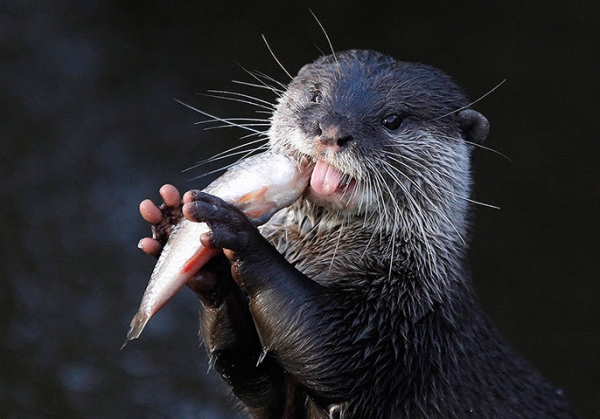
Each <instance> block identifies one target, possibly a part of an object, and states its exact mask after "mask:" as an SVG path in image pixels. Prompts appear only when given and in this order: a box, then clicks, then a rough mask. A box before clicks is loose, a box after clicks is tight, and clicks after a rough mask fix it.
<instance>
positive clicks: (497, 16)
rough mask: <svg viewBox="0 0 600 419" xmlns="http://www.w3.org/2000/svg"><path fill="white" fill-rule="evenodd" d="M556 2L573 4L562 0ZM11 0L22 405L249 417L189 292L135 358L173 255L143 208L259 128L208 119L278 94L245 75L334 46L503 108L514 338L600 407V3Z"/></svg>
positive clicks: (494, 184) (504, 258) (488, 162)
mask: <svg viewBox="0 0 600 419" xmlns="http://www.w3.org/2000/svg"><path fill="white" fill-rule="evenodd" d="M552 3H553V4H555V5H558V6H555V7H554V6H552ZM166 4H167V2H159V1H145V2H139V3H137V2H122V1H96V2H94V1H87V2H86V1H71V2H57V1H48V2H34V1H21V2H18V1H17V2H10V1H9V2H8V4H7V3H6V2H5V3H4V4H3V6H2V8H1V9H0V51H1V52H0V53H1V56H0V141H1V143H0V145H1V147H0V179H1V180H0V199H1V203H2V205H1V208H2V209H1V218H0V220H1V222H2V225H1V231H2V233H3V235H2V253H1V258H2V259H1V260H2V266H1V267H0V272H1V278H0V279H1V282H0V310H1V313H0V417H3V418H4V417H6V418H15V419H16V418H65V419H71V418H73V419H75V418H140V417H144V418H228V417H235V415H236V413H234V412H237V410H236V408H235V407H234V403H233V402H232V400H231V399H230V398H228V397H227V396H226V395H225V394H226V392H225V391H224V387H223V385H222V384H221V381H220V378H219V377H217V375H216V374H215V372H214V371H210V372H207V371H208V364H207V360H206V357H205V353H204V348H202V347H200V344H199V339H198V336H197V328H198V317H197V302H196V300H195V297H194V296H193V294H192V293H191V292H190V291H188V290H184V291H183V292H181V293H180V295H177V296H176V298H175V301H173V302H172V303H171V304H169V305H168V306H167V307H165V308H164V309H163V310H162V311H161V312H160V313H159V314H158V315H157V316H156V317H155V318H154V319H153V320H152V321H151V322H150V324H149V325H148V327H147V329H146V331H145V332H144V334H143V335H142V336H141V338H140V339H139V340H137V341H135V342H133V343H132V344H130V345H129V346H128V347H126V348H125V349H124V350H122V351H119V347H120V346H121V344H122V342H123V340H124V337H125V333H126V332H127V329H128V325H129V321H130V319H131V317H132V316H133V314H134V312H135V311H136V310H137V307H138V304H139V302H140V299H141V296H142V293H143V291H144V289H145V286H146V284H147V281H148V279H149V276H150V272H151V271H152V267H153V265H154V261H153V259H151V258H149V257H147V256H145V255H143V254H142V253H141V252H140V251H139V250H138V249H137V248H136V243H137V241H138V239H139V238H140V237H142V236H143V235H147V234H148V227H147V226H146V225H145V223H144V222H143V221H142V220H141V218H140V217H139V215H138V211H137V206H138V203H139V202H140V201H141V200H142V199H144V198H146V197H150V198H153V199H157V198H158V194H157V189H158V187H159V186H160V185H162V184H163V183H165V182H171V183H174V184H176V185H177V186H178V187H180V188H181V189H189V188H192V187H202V186H204V185H205V184H206V182H207V181H208V179H200V180H193V181H191V180H190V179H192V178H194V177H195V176H197V175H199V174H201V173H202V172H203V171H204V170H207V169H204V168H202V169H196V170H192V171H190V172H186V173H182V170H183V169H186V168H188V167H190V166H193V165H194V163H195V162H196V161H199V160H202V159H205V158H207V157H209V156H210V155H212V154H214V153H216V152H219V151H223V150H225V149H227V148H229V147H232V146H234V145H236V144H239V142H240V140H239V137H241V136H242V135H244V134H245V133H243V132H240V131H238V132H235V131H234V130H217V131H203V130H202V127H201V126H198V125H194V122H196V121H198V120H199V119H202V118H201V117H200V115H197V114H195V113H194V112H192V111H191V110H189V109H187V108H185V107H183V106H181V105H180V104H178V103H176V102H175V101H174V100H173V98H177V99H180V100H182V101H184V102H187V103H190V104H192V105H194V106H197V107H199V108H201V109H203V110H205V111H207V112H210V113H212V114H215V115H219V116H223V117H234V116H250V117H252V116H253V115H255V113H254V112H255V109H254V108H252V107H250V106H247V105H243V104H239V103H235V102H228V101H220V100H216V99H211V98H207V97H203V96H199V95H197V93H202V92H206V91H207V90H208V89H225V90H236V91H242V92H244V93H248V94H253V95H256V96H259V97H261V98H264V99H267V100H273V99H274V98H273V97H272V96H271V95H269V94H268V92H265V91H260V90H258V89H250V88H246V87H244V86H239V85H235V84H233V83H232V82H231V80H233V79H236V80H245V81H252V79H251V78H250V77H249V76H248V75H247V74H245V72H244V71H243V69H242V68H241V67H242V66H243V67H244V68H248V69H252V70H260V71H263V72H265V73H267V74H269V75H272V76H273V77H275V78H277V79H278V80H281V81H283V82H287V78H286V75H285V74H284V73H283V71H282V70H281V69H279V67H278V65H277V64H276V63H275V61H274V60H273V59H272V57H271V56H270V54H269V52H268V50H267V48H266V47H265V45H264V43H263V41H262V39H261V34H265V36H266V37H267V39H268V41H269V43H270V45H271V47H272V48H273V50H274V51H275V52H276V54H277V56H278V58H279V59H280V61H281V62H282V63H284V65H285V66H286V68H287V69H288V70H289V71H290V72H292V73H295V72H296V71H297V70H298V69H299V68H300V66H301V65H303V64H304V63H307V62H309V61H312V60H314V59H315V58H317V57H318V56H319V55H320V52H319V50H323V51H327V50H328V46H327V42H326V39H325V37H324V36H323V34H322V32H321V30H320V29H319V26H318V24H317V23H316V22H315V20H314V18H313V17H312V15H311V14H310V12H309V8H311V9H312V10H313V11H314V12H315V14H316V15H317V16H318V17H319V19H320V20H321V22H322V23H323V25H324V26H325V28H326V29H327V32H328V34H329V36H330V37H331V41H332V43H333V45H334V47H335V48H336V49H337V50H343V49H347V48H370V49H376V50H380V51H382V52H386V53H389V54H391V55H393V56H395V57H397V58H400V59H403V60H408V61H419V62H423V63H427V64H431V65H435V66H437V67H440V68H442V69H444V70H445V71H446V72H448V73H449V74H451V75H452V76H454V78H455V79H456V80H457V81H458V83H459V84H461V85H462V86H463V87H464V88H465V89H466V91H467V92H469V94H470V96H471V98H473V99H475V98H478V97H480V96H481V95H483V94H485V93H486V92H488V91H489V90H490V89H492V88H493V87H494V86H496V85H497V84H498V83H499V82H501V81H502V80H504V79H506V80H507V81H506V82H505V83H504V84H503V85H502V87H501V88H499V89H498V90H497V91H495V92H494V93H493V94H491V95H490V96H488V97H486V98H485V99H483V100H482V101H481V102H479V103H477V105H476V106H475V108H476V109H478V110H479V111H481V112H482V113H483V114H485V115H486V116H487V117H488V119H489V120H490V122H491V127H492V128H491V133H490V136H489V138H488V141H487V143H486V144H487V146H489V147H491V148H493V149H495V150H497V151H499V152H501V153H503V154H505V155H506V156H508V157H509V158H510V161H509V160H507V159H505V158H503V157H501V156H499V155H498V154H495V153H493V152H489V151H485V150H481V151H479V152H478V154H477V156H476V159H475V180H476V184H477V186H476V198H477V199H478V200H480V201H484V202H487V203H490V204H494V205H498V206H500V207H501V210H493V209H489V208H484V207H479V208H477V211H476V223H475V229H474V234H473V241H472V251H471V254H470V260H471V265H472V269H473V272H474V277H475V284H476V288H477V291H478V295H479V297H480V300H481V303H482V305H483V306H484V307H485V309H486V311H487V312H488V313H489V315H490V317H491V318H492V319H493V321H494V322H495V324H496V325H497V326H498V327H499V329H500V330H501V332H502V334H503V335H504V336H505V338H506V339H507V340H508V341H509V342H510V344H511V345H512V346H513V347H514V348H515V349H516V350H517V351H518V352H520V353H521V354H523V355H524V356H525V357H526V358H527V359H528V360H529V361H530V362H531V363H533V364H534V365H535V366H536V367H537V368H538V369H539V370H541V371H542V372H543V374H544V375H546V376H547V377H548V378H549V379H550V380H551V381H552V382H553V383H555V384H556V385H557V386H559V387H561V388H563V389H564V391H565V392H566V393H567V395H568V396H569V398H570V399H571V400H572V402H573V403H574V404H575V406H576V407H577V409H578V410H579V411H580V412H581V414H582V416H583V417H589V418H592V417H599V415H600V324H599V323H600V320H599V319H600V304H599V302H600V299H599V296H600V295H599V286H598V282H599V280H600V220H599V218H600V165H599V158H600V152H599V148H600V146H599V144H600V138H599V130H598V123H599V122H600V112H599V106H598V97H599V96H600V88H599V87H600V86H599V77H598V73H599V70H600V63H599V57H600V54H599V51H600V41H599V40H600V30H599V29H600V7H599V6H598V2H592V1H588V2H585V1H584V2H545V3H544V4H545V6H542V5H541V4H542V3H538V2H522V1H497V2H476V1H472V2H469V1H461V2H447V1H433V2H421V3H417V2H403V3H402V2H395V3H393V2H388V3H387V4H383V3H382V4H377V3H371V4H370V5H366V4H367V3H366V2H358V1H345V2H341V1H340V2H333V1H329V2H313V4H312V5H311V4H309V3H307V2H302V1H293V2H284V1H280V2H277V3H275V2H273V3H262V4H253V3H251V2H248V1H238V2H233V1H223V2H200V1H197V2H193V3H192V2H190V3H186V4H175V3H173V4H172V5H166Z"/></svg>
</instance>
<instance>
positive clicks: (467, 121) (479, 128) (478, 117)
mask: <svg viewBox="0 0 600 419" xmlns="http://www.w3.org/2000/svg"><path fill="white" fill-rule="evenodd" d="M458 123H459V125H460V128H461V129H462V131H463V132H464V134H465V140H467V141H471V142H474V143H476V144H480V143H482V142H483V140H485V137H487V135H488V132H489V131H490V124H489V122H488V120H487V119H486V117H485V116H483V115H482V114H480V113H479V112H477V111H474V110H473V109H463V110H462V111H460V112H459V113H458Z"/></svg>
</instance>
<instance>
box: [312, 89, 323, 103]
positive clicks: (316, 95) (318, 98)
mask: <svg viewBox="0 0 600 419" xmlns="http://www.w3.org/2000/svg"><path fill="white" fill-rule="evenodd" d="M310 101H311V102H313V103H321V102H322V101H323V94H322V93H321V91H320V90H315V91H314V92H313V94H312V96H311V98H310Z"/></svg>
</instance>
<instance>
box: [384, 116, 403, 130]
mask: <svg viewBox="0 0 600 419" xmlns="http://www.w3.org/2000/svg"><path fill="white" fill-rule="evenodd" d="M402 122H403V119H402V118H400V117H399V116H398V115H396V114H391V115H388V116H386V117H385V118H383V120H382V121H381V124H382V125H383V126H384V127H386V128H387V129H388V130H390V131H396V130H397V129H398V128H400V125H402Z"/></svg>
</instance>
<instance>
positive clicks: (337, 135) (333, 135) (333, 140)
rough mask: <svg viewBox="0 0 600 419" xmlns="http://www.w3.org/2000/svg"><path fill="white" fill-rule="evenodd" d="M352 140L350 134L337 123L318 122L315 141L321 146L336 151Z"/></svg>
mask: <svg viewBox="0 0 600 419" xmlns="http://www.w3.org/2000/svg"><path fill="white" fill-rule="evenodd" d="M353 140H354V137H353V136H352V134H350V133H348V132H346V131H345V130H342V129H341V128H340V127H339V125H334V124H332V125H325V126H323V125H322V124H320V123H319V124H318V127H317V137H316V141H317V142H318V145H320V146H322V147H325V148H330V149H333V150H334V151H338V150H340V149H341V148H343V147H345V146H346V145H348V143H350V142H352V141H353Z"/></svg>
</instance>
